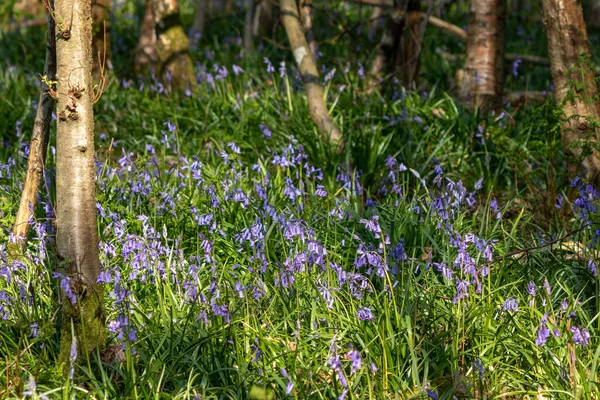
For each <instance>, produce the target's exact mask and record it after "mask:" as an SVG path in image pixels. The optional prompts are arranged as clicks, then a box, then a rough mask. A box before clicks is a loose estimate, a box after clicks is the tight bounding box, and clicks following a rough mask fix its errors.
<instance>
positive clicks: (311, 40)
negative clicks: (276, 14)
mask: <svg viewBox="0 0 600 400" xmlns="http://www.w3.org/2000/svg"><path fill="white" fill-rule="evenodd" d="M300 19H301V20H302V28H303V29H304V36H305V37H306V41H307V42H308V47H310V51H311V52H312V55H313V57H314V58H315V60H316V59H317V58H318V54H319V53H318V51H319V49H318V46H317V40H316V39H315V32H314V30H313V23H312V21H313V2H312V0H300Z"/></svg>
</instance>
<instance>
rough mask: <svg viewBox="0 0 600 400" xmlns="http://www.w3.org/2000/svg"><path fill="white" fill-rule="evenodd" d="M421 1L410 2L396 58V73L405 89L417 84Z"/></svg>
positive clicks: (420, 43) (420, 46)
mask: <svg viewBox="0 0 600 400" xmlns="http://www.w3.org/2000/svg"><path fill="white" fill-rule="evenodd" d="M421 23H422V18H421V1H420V0H410V1H409V2H408V8H407V10H406V18H405V21H404V27H403V30H402V32H401V33H400V43H399V49H398V52H397V58H396V73H397V76H398V79H400V82H402V85H403V86H404V87H406V88H408V87H411V86H413V85H414V84H415V83H417V82H418V75H419V66H420V64H421V48H422V42H423V34H422V29H421V26H422V25H421Z"/></svg>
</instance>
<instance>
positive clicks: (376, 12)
mask: <svg viewBox="0 0 600 400" xmlns="http://www.w3.org/2000/svg"><path fill="white" fill-rule="evenodd" d="M378 3H381V4H384V3H385V0H379V1H378ZM382 18H383V8H382V7H373V10H371V17H370V18H369V40H372V38H373V37H375V33H376V32H377V28H378V27H379V24H380V23H381V19H382Z"/></svg>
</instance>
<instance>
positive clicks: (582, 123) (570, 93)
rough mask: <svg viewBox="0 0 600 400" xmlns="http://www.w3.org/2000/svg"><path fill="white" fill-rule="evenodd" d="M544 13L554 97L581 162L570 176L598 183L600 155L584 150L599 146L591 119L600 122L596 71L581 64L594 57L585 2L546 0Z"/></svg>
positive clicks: (572, 149) (568, 142)
mask: <svg viewBox="0 0 600 400" xmlns="http://www.w3.org/2000/svg"><path fill="white" fill-rule="evenodd" d="M542 13H543V18H544V27H545V30H546V36H547V37H548V54H549V55H550V63H551V65H550V69H551V72H552V80H553V81H554V97H555V99H556V102H557V103H558V104H559V105H560V106H561V107H562V110H563V112H564V114H565V117H566V119H567V121H566V122H565V124H564V126H563V131H562V139H563V143H564V144H565V146H566V147H567V149H568V150H569V152H570V153H571V155H573V156H574V157H575V158H576V159H577V161H575V162H570V166H569V173H570V175H575V174H577V173H582V174H583V175H584V177H585V178H587V179H588V180H595V179H596V178H597V176H598V173H599V172H600V154H599V153H598V151H597V150H596V149H594V148H593V147H592V148H590V149H588V151H587V152H584V147H586V145H595V144H596V143H597V132H596V131H595V129H594V127H593V124H592V123H591V122H592V121H591V120H594V121H597V119H598V117H600V103H598V101H597V99H596V97H597V95H598V90H597V86H596V81H595V75H594V71H593V70H592V69H591V68H589V66H588V65H584V63H580V61H582V60H585V61H586V62H589V57H590V47H589V43H588V36H587V32H586V29H585V23H584V20H583V10H582V7H581V3H579V2H575V1H572V0H569V1H567V0H543V1H542ZM573 82H577V86H578V87H574V86H575V85H574V84H573ZM578 142H584V143H583V145H582V144H581V143H578ZM588 147H589V146H588Z"/></svg>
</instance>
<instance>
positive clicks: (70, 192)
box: [55, 0, 106, 362]
mask: <svg viewBox="0 0 600 400" xmlns="http://www.w3.org/2000/svg"><path fill="white" fill-rule="evenodd" d="M55 15H57V16H58V17H60V18H61V19H62V21H70V22H69V25H68V26H67V28H68V34H67V33H66V32H64V31H63V32H61V33H60V34H59V35H58V36H57V39H56V62H57V71H56V75H57V81H58V84H57V93H58V103H57V113H58V118H57V129H56V142H57V143H56V247H57V251H58V258H59V260H61V261H62V262H63V263H64V264H62V268H65V269H66V271H67V272H68V274H69V276H70V278H71V288H72V290H73V292H74V293H75V295H76V297H77V304H75V305H72V304H71V302H70V301H69V299H66V298H65V299H63V302H62V303H63V328H62V333H61V352H60V356H59V361H60V362H67V361H68V359H69V348H70V346H71V342H72V338H71V326H72V325H73V326H74V328H75V332H76V337H77V343H78V353H79V354H88V353H90V352H91V351H93V350H95V349H96V348H102V347H103V346H104V345H105V343H106V328H105V320H104V313H103V300H102V286H100V285H97V284H96V279H97V277H98V275H99V273H100V260H99V255H98V230H97V223H96V201H95V186H96V185H95V170H94V114H93V110H92V103H93V99H92V95H93V84H92V54H91V52H92V5H91V2H90V1H89V0H55Z"/></svg>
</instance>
